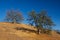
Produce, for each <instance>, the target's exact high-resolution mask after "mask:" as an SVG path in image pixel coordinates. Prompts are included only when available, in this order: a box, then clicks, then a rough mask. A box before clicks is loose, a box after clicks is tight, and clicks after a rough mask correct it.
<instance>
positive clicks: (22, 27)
mask: <svg viewBox="0 0 60 40" xmlns="http://www.w3.org/2000/svg"><path fill="white" fill-rule="evenodd" d="M35 32H36V28H35V27H32V26H30V25H27V24H12V23H7V22H0V40H60V35H59V34H57V33H56V32H55V31H52V35H51V36H50V35H47V34H40V35H38V34H36V33H35Z"/></svg>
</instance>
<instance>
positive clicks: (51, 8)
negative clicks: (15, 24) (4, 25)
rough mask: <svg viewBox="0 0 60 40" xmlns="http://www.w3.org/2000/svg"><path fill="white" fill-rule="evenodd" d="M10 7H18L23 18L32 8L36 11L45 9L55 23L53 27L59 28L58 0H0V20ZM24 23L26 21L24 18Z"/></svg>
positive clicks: (59, 3)
mask: <svg viewBox="0 0 60 40" xmlns="http://www.w3.org/2000/svg"><path fill="white" fill-rule="evenodd" d="M11 9H14V10H17V9H18V10H19V11H20V12H22V14H23V16H24V18H27V17H28V16H27V13H28V12H29V11H31V10H33V9H34V10H35V11H37V12H41V10H46V11H47V12H48V15H49V16H51V18H52V20H53V21H54V23H55V24H56V26H54V27H53V29H59V30H60V0H0V22H2V21H4V18H5V16H6V12H7V10H11ZM24 23H25V24H27V23H28V22H27V21H26V20H25V21H24Z"/></svg>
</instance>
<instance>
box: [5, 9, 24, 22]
mask: <svg viewBox="0 0 60 40" xmlns="http://www.w3.org/2000/svg"><path fill="white" fill-rule="evenodd" d="M22 20H23V16H22V14H21V13H20V12H19V11H15V10H10V11H8V12H7V14H6V21H7V22H12V23H20V22H21V21H22Z"/></svg>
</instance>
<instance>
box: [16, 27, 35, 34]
mask: <svg viewBox="0 0 60 40" xmlns="http://www.w3.org/2000/svg"><path fill="white" fill-rule="evenodd" d="M15 29H16V30H22V31H23V32H32V33H36V31H35V30H33V29H28V28H23V27H20V28H19V27H16V28H15Z"/></svg>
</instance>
